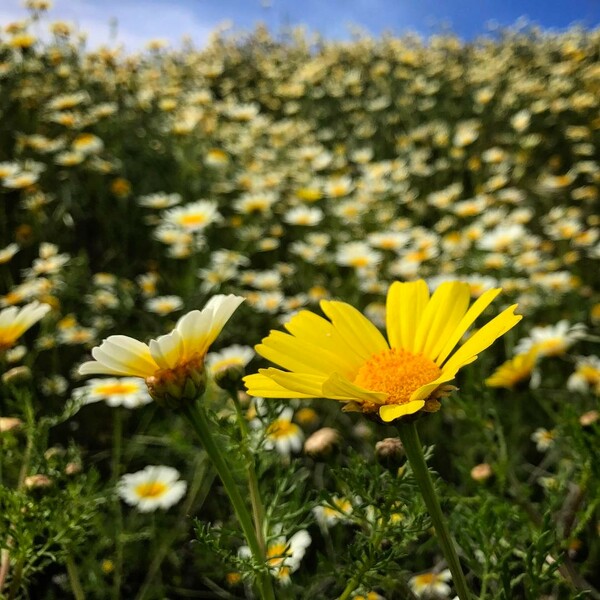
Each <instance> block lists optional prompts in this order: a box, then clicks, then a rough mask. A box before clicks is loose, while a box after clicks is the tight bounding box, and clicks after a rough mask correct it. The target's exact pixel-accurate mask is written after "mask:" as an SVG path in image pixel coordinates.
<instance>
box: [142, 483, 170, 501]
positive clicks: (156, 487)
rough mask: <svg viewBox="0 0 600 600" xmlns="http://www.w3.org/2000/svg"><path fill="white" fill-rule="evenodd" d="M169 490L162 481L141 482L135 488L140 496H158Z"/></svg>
mask: <svg viewBox="0 0 600 600" xmlns="http://www.w3.org/2000/svg"><path fill="white" fill-rule="evenodd" d="M166 491H167V486H166V485H165V484H164V483H162V482H160V481H149V482H147V483H140V485H138V486H137V487H136V488H135V493H136V494H137V495H138V496H139V497H140V498H158V497H160V496H162V495H163V494H164V493H165V492H166Z"/></svg>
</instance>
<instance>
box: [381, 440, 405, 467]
mask: <svg viewBox="0 0 600 600" xmlns="http://www.w3.org/2000/svg"><path fill="white" fill-rule="evenodd" d="M375 454H376V455H377V458H378V459H379V460H380V461H381V462H385V463H393V464H398V463H399V462H400V461H401V460H402V458H404V446H403V445H402V442H401V441H400V438H397V437H393V438H385V439H383V440H380V441H379V442H377V443H376V444H375Z"/></svg>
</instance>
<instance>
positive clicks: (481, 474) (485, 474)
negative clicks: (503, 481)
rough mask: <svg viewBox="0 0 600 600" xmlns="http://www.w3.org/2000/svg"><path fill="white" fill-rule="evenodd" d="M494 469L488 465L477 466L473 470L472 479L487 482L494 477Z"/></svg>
mask: <svg viewBox="0 0 600 600" xmlns="http://www.w3.org/2000/svg"><path fill="white" fill-rule="evenodd" d="M492 473H493V472H492V467H491V466H490V465H489V464H488V463H481V464H480V465H475V466H474V467H473V468H472V469H471V479H473V480H475V481H486V480H488V479H489V478H490V477H491V476H492Z"/></svg>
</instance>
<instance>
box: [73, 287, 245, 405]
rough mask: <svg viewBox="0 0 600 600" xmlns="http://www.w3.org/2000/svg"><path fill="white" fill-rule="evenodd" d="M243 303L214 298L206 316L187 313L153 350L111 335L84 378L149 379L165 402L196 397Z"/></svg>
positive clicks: (156, 395) (204, 311)
mask: <svg viewBox="0 0 600 600" xmlns="http://www.w3.org/2000/svg"><path fill="white" fill-rule="evenodd" d="M243 301H244V298H242V297H241V296H234V295H233V294H229V295H228V296H225V295H222V294H220V295H218V296H213V297H212V298H211V299H210V300H209V301H208V303H207V304H206V306H205V307H204V308H203V309H202V310H193V311H191V312H189V313H187V314H186V315H184V316H183V317H181V318H180V319H179V321H178V322H177V324H176V326H175V329H174V330H173V331H171V333H168V334H166V335H163V336H161V337H159V338H157V339H155V340H150V343H149V344H144V343H143V342H140V341H138V340H135V339H133V338H130V337H128V336H125V335H111V336H109V337H108V338H107V339H106V340H104V341H103V342H102V344H101V345H100V346H98V347H96V348H94V349H93V350H92V356H93V357H94V359H95V360H92V361H88V362H85V363H83V364H82V365H81V366H80V367H79V373H80V374H81V375H118V376H131V377H143V378H144V379H145V380H146V384H147V385H148V389H149V391H150V394H151V395H152V397H153V398H154V399H155V400H157V401H159V402H161V401H163V402H169V400H170V399H173V400H175V401H177V399H178V397H179V399H181V398H187V397H188V396H190V397H196V396H197V395H198V393H200V388H202V389H203V386H204V384H205V382H204V379H203V373H204V357H205V355H206V353H207V351H208V349H209V347H210V345H211V344H212V343H213V342H214V341H215V339H216V338H217V336H218V335H219V333H221V330H222V329H223V327H224V326H225V323H227V321H228V320H229V318H230V317H231V315H232V314H233V313H234V311H235V310H236V309H237V307H238V306H239V305H240V304H241V303H242V302H243Z"/></svg>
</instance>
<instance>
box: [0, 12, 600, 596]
mask: <svg viewBox="0 0 600 600" xmlns="http://www.w3.org/2000/svg"><path fill="white" fill-rule="evenodd" d="M52 4H55V6H52ZM407 4H408V3H395V2H384V1H383V0H380V1H378V2H368V3H367V2H316V1H315V2H303V3H293V2H283V1H282V2H278V1H277V0H272V1H271V2H263V3H262V4H261V3H254V2H241V0H240V1H239V2H220V3H216V2H191V1H190V2H176V3H174V2H169V3H166V2H164V3H163V2H159V1H153V2H144V3H138V2H119V3H116V2H112V1H107V2H104V3H99V2H91V1H88V2H83V1H81V2H70V1H69V2H66V0H64V1H63V2H59V1H58V0H56V2H55V3H52V2H50V1H49V0H27V2H26V3H25V5H22V4H21V2H20V1H19V2H16V1H15V0H4V1H3V2H2V5H1V6H0V140H1V143H0V207H1V208H0V233H1V237H0V240H1V241H0V311H1V312H0V328H1V331H0V368H1V371H2V379H1V386H2V387H1V389H0V484H1V485H0V590H1V592H2V593H5V594H6V595H7V597H9V598H16V597H21V596H23V597H25V596H26V595H28V596H29V597H34V598H56V597H67V596H68V597H70V596H71V595H72V596H74V597H76V598H78V599H80V598H84V597H102V598H105V597H106V598H139V599H142V598H164V597H172V598H179V597H181V598H183V597H192V596H193V595H194V594H197V595H198V596H197V597H214V598H243V597H252V591H251V589H250V586H251V584H250V582H251V581H252V579H253V577H254V576H255V574H256V572H257V570H260V565H258V566H257V565H256V564H254V563H253V562H252V558H249V557H248V554H247V552H246V551H245V550H244V547H245V545H246V544H245V540H244V539H243V536H242V535H241V532H240V530H239V528H238V527H237V524H236V522H235V521H234V520H233V518H232V512H231V509H230V507H229V506H228V504H227V502H226V498H225V496H224V492H223V488H222V486H221V485H220V483H219V481H218V479H216V478H215V474H214V472H213V469H212V468H211V466H210V464H209V462H208V461H207V458H206V454H205V452H204V451H203V450H202V449H201V445H196V443H195V441H194V438H193V436H192V435H191V432H190V430H189V427H188V425H187V423H186V422H185V421H184V420H183V419H182V418H181V417H180V415H178V414H176V413H168V412H166V410H165V409H164V408H163V407H160V406H157V404H156V402H153V401H152V400H151V399H150V397H149V396H148V395H147V393H146V389H145V387H144V386H143V385H142V380H141V379H139V378H138V379H131V378H127V377H111V378H105V379H96V378H95V379H92V380H89V381H83V380H82V379H81V376H80V375H79V373H78V369H79V367H80V365H81V364H82V363H84V362H86V361H89V360H90V351H91V349H92V348H93V347H94V346H99V345H100V344H101V343H102V341H103V340H104V339H105V338H107V337H109V336H111V335H122V336H124V335H126V336H131V338H133V339H134V340H143V341H144V342H147V341H148V340H151V339H155V340H156V339H158V338H160V336H162V335H164V334H167V333H169V332H171V331H173V330H174V328H176V324H177V322H178V319H180V318H181V317H182V315H185V314H186V313H189V312H191V311H194V310H196V309H199V308H201V307H203V306H205V305H206V304H207V302H209V301H210V298H211V297H213V296H215V295H217V294H226V295H227V294H235V295H237V296H240V297H243V298H244V299H245V302H243V304H242V305H241V306H240V308H239V309H238V310H237V311H236V314H235V315H233V316H232V318H231V321H230V323H228V324H227V327H225V329H224V330H223V332H222V333H221V334H220V335H219V338H218V339H217V340H216V341H214V343H213V345H212V346H211V349H210V350H211V354H209V356H208V358H207V364H206V371H207V375H206V376H207V379H208V383H207V391H206V394H205V395H204V397H203V399H202V403H203V406H205V407H206V408H207V410H208V411H209V414H210V419H211V423H212V424H213V426H214V430H215V432H217V433H216V437H217V439H218V443H219V444H221V445H222V447H223V448H224V449H225V450H226V451H227V455H228V456H229V457H230V458H231V459H232V461H234V462H236V463H237V464H238V465H240V471H241V470H242V467H243V466H244V465H245V464H246V463H247V461H248V456H251V457H253V460H254V461H255V462H256V470H257V475H258V483H259V487H260V491H261V494H262V496H263V502H264V509H265V515H264V522H265V528H264V531H263V532H262V534H263V536H264V540H265V544H266V546H265V550H266V556H267V557H268V561H267V563H266V565H262V567H263V573H264V574H266V575H265V576H267V577H271V578H272V579H273V585H274V586H275V588H276V590H277V598H282V599H283V600H286V599H288V598H342V599H344V600H346V599H348V598H384V599H386V600H393V599H394V598H413V597H415V596H424V597H427V596H429V597H454V595H455V591H453V583H452V580H451V579H450V577H449V576H448V571H447V566H448V565H447V564H446V563H445V561H444V559H443V557H442V556H441V554H440V553H439V550H438V547H437V545H436V543H435V539H434V538H432V535H431V527H430V525H431V523H430V521H429V520H428V518H427V516H426V513H425V511H424V508H423V506H422V503H421V501H420V499H419V496H418V494H417V492H416V487H415V482H414V478H413V476H412V472H411V470H410V468H409V467H408V466H407V463H406V461H405V458H404V454H403V451H402V446H401V445H400V444H399V442H398V440H397V439H395V438H394V436H395V435H396V434H397V432H396V430H395V429H394V427H393V426H388V425H383V424H381V423H374V422H371V421H369V420H366V419H364V418H362V417H361V416H360V415H356V414H354V413H347V412H342V411H340V410H339V407H338V406H337V405H336V403H334V402H330V401H329V402H328V401H326V400H322V399H319V398H317V399H314V400H300V399H295V398H292V399H288V400H286V401H284V402H280V401H278V400H276V399H262V398H252V399H250V398H249V397H248V396H246V395H245V394H244V393H243V392H240V393H239V397H238V396H236V399H237V401H236V402H233V400H232V398H231V397H229V396H228V395H227V394H226V393H225V392H224V391H223V389H221V388H220V387H219V386H218V385H216V383H215V381H217V382H220V383H226V384H231V385H233V384H236V383H238V381H239V377H238V379H235V376H238V375H240V376H241V374H242V373H243V371H244V370H246V371H247V372H248V373H254V372H256V370H257V369H258V368H261V367H265V366H267V361H264V360H262V359H261V358H260V356H257V355H255V354H254V352H253V350H252V348H253V347H254V346H255V345H256V344H258V343H259V342H260V341H261V340H262V339H263V338H265V337H267V336H268V334H269V332H270V331H271V330H281V329H282V327H284V325H285V324H286V323H288V322H289V321H290V319H292V317H294V315H297V314H298V312H299V311H302V310H304V309H307V310H310V311H311V312H317V313H320V308H319V302H320V301H322V300H342V301H344V302H348V303H350V304H351V305H352V306H354V307H356V308H357V309H358V310H360V311H361V312H362V313H363V314H364V315H366V317H367V318H368V319H369V320H370V321H371V322H372V323H374V324H375V325H376V326H377V327H378V328H379V329H380V330H382V331H383V330H385V325H386V312H385V298H386V294H387V291H388V288H389V287H390V285H391V284H392V283H393V282H394V281H401V282H411V281H416V280H419V279H424V280H425V281H426V283H427V286H428V287H429V289H431V290H432V291H433V290H435V289H438V288H439V286H440V285H443V284H444V282H447V281H460V282H463V283H462V284H461V286H465V285H467V286H468V295H470V302H471V303H474V302H476V301H477V299H479V298H482V297H483V298H486V297H488V296H489V293H488V290H491V289H493V288H498V287H501V288H502V290H503V292H502V294H501V295H500V296H498V299H497V300H496V302H495V306H494V311H496V312H494V311H490V310H487V311H485V312H484V314H483V315H482V316H481V319H479V320H478V321H477V322H476V323H475V328H477V327H482V326H483V325H484V324H485V323H486V322H488V321H489V320H490V319H491V318H492V316H493V315H494V314H498V313H499V312H501V311H502V310H504V309H506V308H507V307H508V306H512V305H513V304H515V303H516V304H518V313H519V314H521V315H523V319H522V320H521V321H520V322H519V323H518V324H517V325H516V326H515V327H514V329H512V330H511V331H510V332H508V334H507V335H505V336H504V337H502V338H501V340H499V341H498V342H497V343H496V344H495V345H494V346H493V347H492V348H491V349H489V350H486V352H485V353H482V355H481V356H480V357H479V360H477V362H474V363H472V364H468V365H466V366H464V368H462V369H461V371H460V373H459V374H458V375H457V378H456V381H455V382H453V383H456V386H457V387H458V388H459V389H458V391H457V392H454V393H452V394H451V395H450V396H449V397H447V398H444V399H442V400H441V402H442V405H443V410H441V411H440V412H439V413H436V414H432V415H428V416H427V417H426V418H423V419H422V422H421V423H420V424H419V425H420V430H421V437H422V439H423V442H424V443H425V444H427V449H426V450H427V451H426V455H427V458H428V460H429V462H430V464H431V466H432V468H433V469H434V470H435V471H436V472H437V473H438V474H439V480H438V487H439V489H440V490H441V491H442V492H444V498H445V500H444V508H445V509H446V512H447V514H448V518H449V520H450V526H451V528H452V530H453V531H454V532H455V535H456V537H457V542H458V546H459V554H460V559H461V562H462V564H463V568H464V569H465V571H466V574H467V580H468V583H469V586H470V588H471V589H472V590H473V593H474V594H475V595H476V596H477V597H480V598H493V599H506V600H508V599H509V598H526V599H531V600H537V599H539V598H554V599H557V600H558V599H562V598H576V597H577V598H579V597H590V598H599V597H600V592H599V591H598V590H599V589H600V578H599V576H598V573H599V570H598V568H597V567H598V561H599V557H600V540H599V539H598V538H599V531H600V519H599V517H600V469H599V467H598V461H597V448H598V441H599V434H600V421H599V420H598V416H599V413H598V410H599V408H598V396H599V394H600V358H599V353H598V342H599V341H600V331H599V327H600V269H599V265H598V262H599V259H600V211H599V210H598V209H599V204H600V203H599V193H600V163H599V162H598V156H599V155H600V153H599V151H598V146H599V145H600V117H599V112H598V109H599V103H600V54H599V51H598V48H599V43H600V30H599V29H598V25H599V23H600V9H599V8H598V5H597V3H595V2H592V1H591V0H590V1H581V2H575V3H563V2H558V1H556V2H544V3H542V2H526V3H518V4H517V3H503V5H502V6H501V7H500V6H497V5H498V3H494V4H495V5H496V6H494V11H496V12H495V14H494V13H492V12H490V13H488V12H487V11H488V10H490V11H491V8H489V6H491V3H487V4H486V3H474V2H466V1H463V2H458V1H456V2H446V3H443V6H440V5H441V3H437V2H431V1H426V2H419V3H418V5H417V3H414V4H411V6H407ZM523 14H525V15H527V17H528V19H521V20H520V21H518V18H519V17H520V16H521V15H523ZM227 21H229V22H227ZM259 22H260V23H259ZM347 24H350V25H351V26H350V27H348V26H347ZM186 35H187V36H188V37H184V39H183V40H182V36H186ZM465 289H466V288H465ZM116 351H117V352H118V348H117V350H116ZM105 358H106V357H105ZM106 360H107V361H108V362H111V358H110V356H108V358H106ZM117 362H118V361H117ZM109 366H110V365H109ZM122 374H129V372H128V371H127V372H126V373H122ZM239 414H242V415H243V423H244V425H245V424H246V422H247V425H248V427H247V428H245V427H242V428H241V430H239V429H238V427H237V424H236V423H237V421H236V419H237V417H238V415H239ZM240 431H241V433H240ZM390 438H392V441H391V442H390V441H388V440H389V439H390ZM384 442H385V443H384ZM235 475H236V477H238V478H241V477H242V475H241V474H240V473H237V472H236V474H235ZM155 509H160V510H155ZM192 542H193V543H192Z"/></svg>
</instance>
